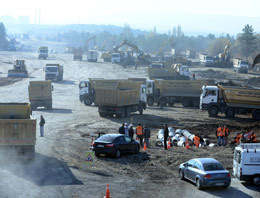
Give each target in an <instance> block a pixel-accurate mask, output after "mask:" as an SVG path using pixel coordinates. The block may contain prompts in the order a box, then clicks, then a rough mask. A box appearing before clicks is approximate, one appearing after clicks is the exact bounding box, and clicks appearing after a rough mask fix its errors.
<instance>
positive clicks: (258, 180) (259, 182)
mask: <svg viewBox="0 0 260 198" xmlns="http://www.w3.org/2000/svg"><path fill="white" fill-rule="evenodd" d="M253 184H254V185H255V186H260V175H256V176H254V178H253Z"/></svg>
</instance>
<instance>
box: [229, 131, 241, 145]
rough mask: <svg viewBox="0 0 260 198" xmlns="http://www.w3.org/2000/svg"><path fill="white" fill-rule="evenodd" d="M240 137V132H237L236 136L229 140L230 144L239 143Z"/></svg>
mask: <svg viewBox="0 0 260 198" xmlns="http://www.w3.org/2000/svg"><path fill="white" fill-rule="evenodd" d="M241 137H242V134H241V133H237V135H236V137H234V140H233V141H232V142H231V144H239V142H240V139H241Z"/></svg>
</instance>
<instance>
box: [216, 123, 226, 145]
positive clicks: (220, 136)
mask: <svg viewBox="0 0 260 198" xmlns="http://www.w3.org/2000/svg"><path fill="white" fill-rule="evenodd" d="M223 128H224V127H221V126H219V127H218V128H217V131H216V136H217V138H218V146H223V143H224V136H225V133H224V131H223Z"/></svg>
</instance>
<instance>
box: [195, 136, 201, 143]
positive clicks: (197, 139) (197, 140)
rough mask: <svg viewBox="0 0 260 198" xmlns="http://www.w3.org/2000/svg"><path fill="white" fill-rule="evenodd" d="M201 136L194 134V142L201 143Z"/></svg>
mask: <svg viewBox="0 0 260 198" xmlns="http://www.w3.org/2000/svg"><path fill="white" fill-rule="evenodd" d="M199 143H200V138H199V137H198V136H194V144H199Z"/></svg>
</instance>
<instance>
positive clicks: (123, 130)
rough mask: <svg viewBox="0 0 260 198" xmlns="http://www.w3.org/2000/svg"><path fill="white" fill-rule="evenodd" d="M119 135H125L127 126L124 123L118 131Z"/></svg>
mask: <svg viewBox="0 0 260 198" xmlns="http://www.w3.org/2000/svg"><path fill="white" fill-rule="evenodd" d="M118 133H120V134H125V124H124V123H123V124H122V126H121V127H120V128H119V129H118Z"/></svg>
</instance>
